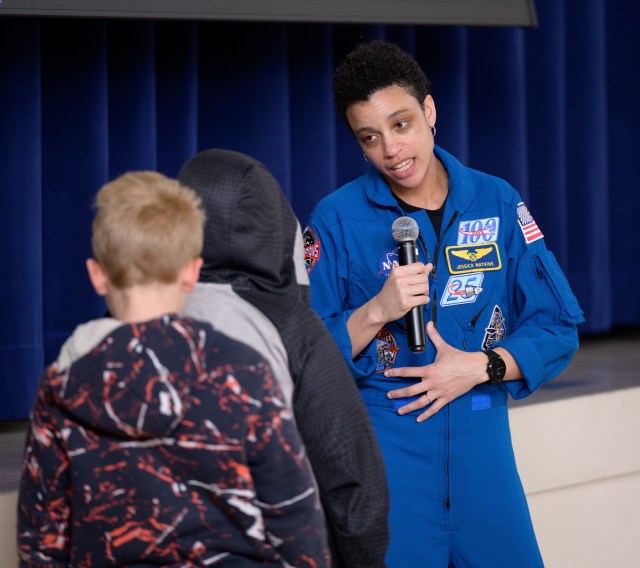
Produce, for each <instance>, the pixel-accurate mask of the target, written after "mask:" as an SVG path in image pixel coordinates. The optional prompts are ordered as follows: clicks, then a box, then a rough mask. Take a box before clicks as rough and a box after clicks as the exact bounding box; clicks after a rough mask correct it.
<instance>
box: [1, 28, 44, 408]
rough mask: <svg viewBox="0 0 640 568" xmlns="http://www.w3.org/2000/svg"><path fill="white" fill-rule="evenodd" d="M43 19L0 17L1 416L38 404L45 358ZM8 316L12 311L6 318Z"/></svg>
mask: <svg viewBox="0 0 640 568" xmlns="http://www.w3.org/2000/svg"><path fill="white" fill-rule="evenodd" d="M40 52H41V49H40V22H39V21H37V20H16V21H11V20H7V19H2V18H0V109H2V110H1V111H0V231H2V238H0V262H1V265H2V267H3V274H2V277H1V278H0V295H1V296H2V297H3V298H4V299H5V302H6V305H7V310H6V311H5V317H4V318H3V325H1V326H0V418H2V419H5V420H14V419H19V418H23V417H25V416H27V415H28V413H29V411H30V410H31V401H32V400H33V395H34V393H35V387H36V384H37V377H38V375H39V374H40V372H41V371H42V367H43V363H44V345H43V340H42V339H43V326H42V319H43V313H42V309H43V303H42V302H43V295H42V286H43V270H42V234H43V233H42V192H41V185H42V167H41V162H40V154H41V152H40V144H41V139H42V136H41V131H42V123H41V120H40V105H41V95H42V91H41V85H40V61H41V55H40ZM7 316H8V317H7Z"/></svg>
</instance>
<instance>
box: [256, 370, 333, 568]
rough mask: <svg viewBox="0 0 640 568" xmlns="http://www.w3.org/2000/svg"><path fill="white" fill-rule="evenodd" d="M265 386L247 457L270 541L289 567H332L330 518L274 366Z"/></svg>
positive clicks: (262, 382) (258, 393) (265, 375)
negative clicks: (274, 375) (327, 522)
mask: <svg viewBox="0 0 640 568" xmlns="http://www.w3.org/2000/svg"><path fill="white" fill-rule="evenodd" d="M262 368H263V369H264V370H265V374H264V377H263V379H261V380H260V381H259V382H260V384H261V385H262V386H261V389H260V390H261V392H257V393H255V398H256V399H258V400H260V402H261V404H260V410H259V411H258V412H257V413H255V414H254V415H253V416H252V418H251V424H250V428H249V435H248V436H247V454H248V459H249V466H250V469H251V475H252V477H253V480H254V483H255V488H256V505H257V506H258V507H259V509H260V510H261V511H262V516H263V518H264V522H265V530H266V534H267V538H268V539H269V540H270V541H271V543H272V544H273V546H274V547H275V548H276V549H277V550H278V552H279V553H280V555H281V556H282V558H283V560H284V561H285V562H287V564H288V565H291V566H296V567H305V568H312V567H314V568H315V567H318V568H321V567H328V566H330V556H329V549H328V545H327V534H326V529H325V522H324V516H323V514H322V509H321V508H320V502H319V499H318V494H317V491H316V488H315V484H314V481H313V475H312V473H311V469H310V466H309V462H308V461H307V458H306V456H305V452H304V447H303V445H302V443H301V441H300V437H299V435H298V433H297V430H296V427H295V425H294V421H293V416H292V414H291V411H290V410H289V409H288V407H287V406H286V405H285V404H284V403H283V400H284V399H283V397H282V394H281V393H280V392H279V387H278V385H277V383H275V381H274V379H273V378H272V376H271V371H270V369H269V368H268V366H266V365H265V366H263V367H262Z"/></svg>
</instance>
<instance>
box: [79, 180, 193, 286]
mask: <svg viewBox="0 0 640 568" xmlns="http://www.w3.org/2000/svg"><path fill="white" fill-rule="evenodd" d="M94 206H95V209H96V216H95V218H94V220H93V228H92V238H91V245H92V248H93V255H94V258H95V260H96V261H98V262H99V263H100V265H101V266H102V267H103V269H104V270H105V271H106V273H107V274H108V276H109V280H110V281H111V283H112V284H113V285H114V286H115V287H117V288H129V287H131V286H135V285H137V284H149V283H151V282H161V283H164V284H171V283H173V282H175V281H176V280H177V278H178V274H179V272H180V270H181V269H182V268H183V267H184V266H185V265H186V264H187V263H188V262H189V261H190V260H191V259H194V258H197V257H198V256H200V254H201V252H202V241H203V231H204V223H205V214H204V211H203V210H202V208H201V203H200V198H199V197H198V196H197V195H196V194H195V192H193V191H192V190H191V189H188V188H186V187H184V186H182V185H180V183H178V182H177V181H176V180H173V179H170V178H168V177H166V176H164V175H162V174H160V173H157V172H131V173H127V174H124V175H122V176H120V177H119V178H117V179H115V180H114V181H112V182H110V183H108V184H106V185H105V186H103V187H102V189H100V191H99V192H98V194H97V195H96V199H95V204H94Z"/></svg>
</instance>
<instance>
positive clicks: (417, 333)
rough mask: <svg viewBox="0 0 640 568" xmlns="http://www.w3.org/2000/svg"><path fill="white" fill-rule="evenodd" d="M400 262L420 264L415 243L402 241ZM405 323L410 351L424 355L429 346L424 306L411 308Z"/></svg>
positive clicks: (400, 244) (399, 252) (399, 253)
mask: <svg viewBox="0 0 640 568" xmlns="http://www.w3.org/2000/svg"><path fill="white" fill-rule="evenodd" d="M398 260H399V263H400V266H406V265H407V264H412V263H414V262H418V247H417V246H416V242H415V241H402V242H400V243H398ZM404 322H405V325H406V326H407V340H408V343H409V349H410V350H411V351H412V352H414V353H422V352H423V351H424V350H425V348H426V346H427V338H426V337H425V328H424V312H423V309H422V306H415V307H413V308H411V309H410V310H409V311H408V312H407V314H406V315H405V316H404Z"/></svg>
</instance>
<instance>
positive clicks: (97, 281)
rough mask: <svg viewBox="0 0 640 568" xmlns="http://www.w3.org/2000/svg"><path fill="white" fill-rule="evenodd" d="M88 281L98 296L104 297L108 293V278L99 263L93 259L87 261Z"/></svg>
mask: <svg viewBox="0 0 640 568" xmlns="http://www.w3.org/2000/svg"><path fill="white" fill-rule="evenodd" d="M87 272H88V273H89V280H91V285H92V286H93V288H94V290H95V291H96V294H98V296H106V295H107V292H108V291H109V277H108V276H107V273H106V272H105V270H104V268H102V266H101V265H100V263H99V262H98V261H96V260H94V259H93V258H88V259H87Z"/></svg>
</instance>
